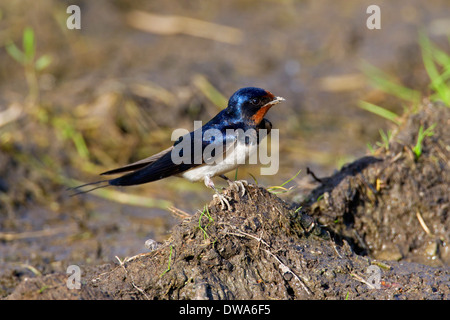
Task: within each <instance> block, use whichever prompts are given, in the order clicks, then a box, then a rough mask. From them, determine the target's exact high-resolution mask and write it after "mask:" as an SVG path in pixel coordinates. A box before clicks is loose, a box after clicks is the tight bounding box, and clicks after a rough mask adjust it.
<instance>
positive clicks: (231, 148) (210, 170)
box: [73, 87, 285, 210]
mask: <svg viewBox="0 0 450 320" xmlns="http://www.w3.org/2000/svg"><path fill="white" fill-rule="evenodd" d="M284 100H285V99H284V98H283V97H278V96H275V95H273V94H272V93H271V92H270V91H267V90H264V89H261V88H256V87H245V88H241V89H239V90H237V91H236V92H235V93H234V94H233V95H232V96H231V97H230V99H229V100H228V105H227V107H226V108H225V109H223V110H221V111H220V112H219V113H218V114H217V115H216V116H214V117H213V118H212V119H211V120H209V121H208V122H207V123H206V124H204V125H203V126H202V127H201V128H197V129H196V130H193V131H191V132H189V133H188V134H185V135H182V136H181V137H179V138H178V140H176V141H175V143H174V144H173V145H172V146H170V147H169V148H167V149H165V150H163V151H161V152H159V153H157V154H154V155H152V156H150V157H147V158H145V159H142V160H139V161H137V162H134V163H131V164H128V165H125V166H123V167H120V168H117V169H113V170H109V171H106V172H103V173H101V174H100V175H102V176H109V175H113V174H123V175H121V176H119V177H117V178H113V179H106V180H100V181H95V182H91V183H87V184H83V185H80V186H78V187H75V188H73V189H74V190H80V189H81V188H83V187H86V186H91V185H99V184H100V185H99V186H96V187H93V188H91V189H89V190H86V191H78V192H77V193H76V194H79V193H85V192H89V191H92V190H95V189H98V188H103V187H108V186H131V185H139V184H144V183H148V182H153V181H157V180H161V179H164V178H167V177H170V176H178V177H182V178H185V179H187V180H190V181H192V182H196V181H203V182H204V184H205V185H206V186H207V187H209V188H211V189H213V190H214V191H215V195H214V197H218V198H219V200H220V202H221V204H222V209H224V208H228V209H229V210H230V204H229V201H228V199H227V197H225V196H224V195H222V194H220V193H219V192H218V190H217V189H216V187H215V185H214V182H213V180H212V178H213V177H216V176H219V177H221V178H223V179H225V180H226V181H228V183H229V184H230V186H234V187H236V188H237V189H242V190H243V194H245V185H247V183H246V181H231V180H230V179H229V178H228V177H226V176H225V173H227V172H229V171H232V170H235V169H236V168H237V167H239V166H240V165H242V164H244V163H245V162H246V160H248V158H249V157H250V156H251V155H253V154H254V153H255V152H256V151H257V147H258V145H259V142H260V141H261V140H262V139H263V138H265V136H266V135H267V134H269V133H270V131H271V129H272V123H271V122H270V121H269V120H268V119H266V118H264V116H265V115H266V113H267V112H268V111H269V109H270V108H271V107H272V106H274V105H276V104H278V103H280V102H282V101H284ZM261 129H265V130H261ZM207 151H210V152H209V153H208V152H207ZM182 160H184V161H182ZM186 160H187V161H186Z"/></svg>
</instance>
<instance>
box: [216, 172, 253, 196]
mask: <svg viewBox="0 0 450 320" xmlns="http://www.w3.org/2000/svg"><path fill="white" fill-rule="evenodd" d="M219 177H221V178H222V179H225V180H226V181H227V182H228V184H229V186H230V187H231V188H233V189H234V190H235V191H236V192H238V193H239V190H241V197H243V196H244V195H245V191H246V189H245V187H247V186H248V182H247V181H245V180H236V181H232V180H231V179H230V178H228V177H227V176H226V175H223V174H221V175H220V176H219Z"/></svg>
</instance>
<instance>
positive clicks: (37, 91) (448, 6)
mask: <svg viewBox="0 0 450 320" xmlns="http://www.w3.org/2000/svg"><path fill="white" fill-rule="evenodd" d="M71 4H76V5H78V6H79V7H80V9H81V29H80V30H69V29H67V27H66V20H67V18H68V17H69V15H70V14H68V13H66V9H67V7H68V6H69V5H71ZM372 4H376V5H378V6H380V8H381V29H380V30H369V29H368V28H367V27H366V20H367V18H368V17H369V14H367V13H366V9H367V7H368V6H369V5H372ZM448 30H450V3H449V2H448V0H429V1H426V2H425V1H422V0H408V1H407V0H402V1H376V2H374V1H359V0H354V1H353V0H351V1H294V0H278V1H275V0H262V1H261V0H260V1H250V0H243V1H222V2H219V1H204V0H197V1H125V0H115V1H52V0H40V1H31V0H30V1H1V2H0V241H1V242H0V253H1V255H0V257H1V258H0V264H1V265H3V266H4V267H5V266H8V267H7V268H6V267H5V268H4V269H3V270H11V268H12V269H14V268H17V266H20V268H22V269H23V268H25V270H26V271H24V272H33V273H35V272H45V271H48V270H54V269H58V268H63V267H64V266H65V264H67V261H69V262H71V263H69V264H72V263H84V264H92V263H97V262H98V261H103V262H104V261H110V260H111V259H112V258H113V257H114V256H115V255H118V256H125V255H132V254H136V253H138V252H143V251H145V248H144V246H143V244H144V241H145V240H146V239H148V238H154V239H156V240H158V241H162V240H164V239H166V238H167V237H168V232H169V231H170V228H171V226H172V225H173V224H174V223H176V222H177V221H178V220H177V219H176V218H175V217H174V216H173V215H171V214H170V213H169V211H168V210H167V209H166V208H167V207H168V206H175V207H176V208H179V209H181V210H183V211H186V212H188V213H192V212H194V211H195V210H197V209H200V208H202V207H203V205H204V204H205V203H207V202H209V201H210V200H211V198H212V194H213V193H212V192H211V190H209V189H207V188H205V187H204V185H203V184H202V183H197V184H193V183H190V182H185V181H183V180H181V179H179V178H169V179H166V180H163V181H158V182H155V183H151V184H147V185H143V186H136V187H130V188H120V189H117V188H116V189H113V188H108V189H103V190H101V191H99V192H94V193H92V194H86V195H81V196H77V197H70V192H69V191H67V188H68V187H70V186H75V185H77V184H78V183H84V182H90V181H95V180H98V179H99V176H98V174H99V173H100V172H103V171H106V170H109V169H112V168H115V167H118V166H121V165H125V164H127V163H130V162H133V161H137V160H139V159H142V158H144V157H147V156H149V155H151V154H153V153H156V152H159V151H161V150H162V149H164V148H166V147H168V146H169V145H170V144H171V143H172V142H171V141H170V136H171V133H172V131H173V130H174V129H176V128H187V129H192V128H193V121H194V120H202V121H204V122H206V121H207V120H209V119H210V118H211V117H212V116H214V115H215V114H216V113H217V112H218V111H219V110H221V109H222V108H224V107H225V105H226V100H227V99H228V97H229V96H230V95H231V94H232V93H233V92H234V91H236V90H237V89H239V88H241V87H245V86H257V87H262V88H264V89H266V90H269V91H271V92H272V93H274V94H275V95H279V96H283V97H285V98H286V102H285V103H283V104H280V105H277V106H276V107H274V108H273V109H272V110H271V111H270V112H269V113H268V115H267V118H268V119H270V120H271V121H272V123H273V126H274V128H279V129H280V139H281V140H280V170H279V172H278V174H277V175H274V176H260V175H259V168H258V167H257V166H256V167H255V166H249V167H246V168H243V169H239V171H238V175H237V176H238V178H239V179H246V180H249V181H253V178H252V177H251V175H253V176H254V177H255V178H256V179H257V180H258V183H259V184H260V185H263V186H266V187H268V186H277V185H281V184H282V183H283V182H284V181H286V180H288V179H290V178H292V177H293V176H294V175H295V174H296V173H297V172H298V171H299V170H301V172H300V174H299V175H298V176H296V177H295V179H293V180H292V181H290V182H289V184H287V185H286V186H285V187H286V188H287V189H288V188H291V189H290V190H289V192H286V193H282V194H280V197H282V198H284V199H286V200H288V201H289V200H292V199H297V200H298V199H299V198H301V197H302V196H303V195H304V194H305V193H306V192H307V190H309V189H311V188H312V187H314V183H313V181H312V179H311V178H310V177H308V176H307V175H306V167H309V168H311V169H312V170H313V171H314V172H315V173H316V175H318V176H325V175H330V174H331V173H333V171H334V170H336V169H339V168H340V167H341V166H342V165H343V164H345V163H347V162H349V161H352V160H354V159H356V158H358V157H360V156H362V155H364V154H366V153H367V152H368V149H367V144H368V143H369V144H371V145H372V144H374V143H375V142H376V141H377V140H380V133H379V130H380V129H382V130H385V131H387V130H388V129H389V128H390V126H391V123H389V122H388V121H386V119H383V118H382V117H379V116H377V115H374V114H373V113H370V112H368V111H367V110H364V109H363V108H360V107H358V105H359V103H360V101H361V100H364V101H367V102H370V103H372V104H376V105H378V106H382V107H383V108H386V109H388V110H391V111H392V112H395V113H397V114H402V112H403V110H404V109H405V108H408V107H409V105H410V104H411V102H410V101H407V100H408V99H402V98H401V97H398V96H393V95H389V94H387V93H386V92H385V91H383V90H381V89H380V88H379V87H377V86H376V85H374V81H373V80H374V79H373V78H374V77H373V75H374V74H375V73H376V72H377V71H376V70H383V72H385V73H386V74H388V75H389V77H390V79H391V80H392V81H393V82H395V83H398V84H399V85H401V86H404V87H407V88H411V89H413V90H414V91H413V93H412V94H415V93H418V94H419V95H418V97H417V99H421V95H423V96H424V97H426V96H427V95H428V94H429V93H430V88H429V83H430V80H429V77H428V75H427V72H426V70H425V68H424V64H423V61H422V55H421V48H420V46H419V31H422V32H423V33H424V34H426V35H427V36H428V37H429V38H430V39H432V41H433V42H434V43H436V44H437V45H439V46H442V47H443V48H445V49H447V51H448V43H449V41H448ZM372 66H375V69H374V68H372ZM371 68H372V69H371ZM370 70H372V71H370ZM374 70H375V71H374ZM370 75H372V78H371V77H370ZM408 92H409V91H408ZM407 94H409V93H407ZM250 174H251V175H250ZM234 175H235V173H234V172H232V173H230V175H229V176H230V177H234ZM219 180H220V179H219ZM217 183H218V185H219V186H225V184H223V182H221V181H217ZM11 265H13V267H11ZM24 266H25V267H24ZM30 266H34V267H33V268H34V269H35V270H34V271H33V269H31V267H30ZM8 268H9V269H8ZM4 272H9V271H4Z"/></svg>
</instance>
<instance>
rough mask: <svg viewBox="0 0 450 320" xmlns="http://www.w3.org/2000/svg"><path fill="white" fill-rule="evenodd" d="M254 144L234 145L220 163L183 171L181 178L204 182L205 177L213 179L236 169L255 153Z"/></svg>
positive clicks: (255, 147)
mask: <svg viewBox="0 0 450 320" xmlns="http://www.w3.org/2000/svg"><path fill="white" fill-rule="evenodd" d="M257 148H258V146H257V145H256V144H250V145H247V144H245V143H244V142H241V143H236V144H235V147H234V148H233V149H232V150H230V151H228V152H227V153H226V155H225V157H224V159H222V160H221V161H219V162H217V163H212V164H203V165H201V166H198V167H196V168H193V169H190V170H188V171H185V172H183V173H182V174H181V176H182V177H183V178H185V179H188V180H190V181H200V180H204V179H205V178H206V177H209V178H211V177H215V176H218V175H221V174H224V173H227V172H229V171H231V170H234V169H236V168H237V167H239V166H241V165H243V164H246V163H247V160H248V158H249V157H250V155H251V154H253V153H254V152H256V150H257Z"/></svg>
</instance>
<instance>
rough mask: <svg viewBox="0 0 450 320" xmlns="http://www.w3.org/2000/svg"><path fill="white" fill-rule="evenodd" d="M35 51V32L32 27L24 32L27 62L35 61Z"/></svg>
mask: <svg viewBox="0 0 450 320" xmlns="http://www.w3.org/2000/svg"><path fill="white" fill-rule="evenodd" d="M35 51H36V46H35V41H34V31H33V29H31V28H30V27H27V28H25V30H24V31H23V53H24V54H25V61H26V62H31V61H33V59H34V54H35Z"/></svg>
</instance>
